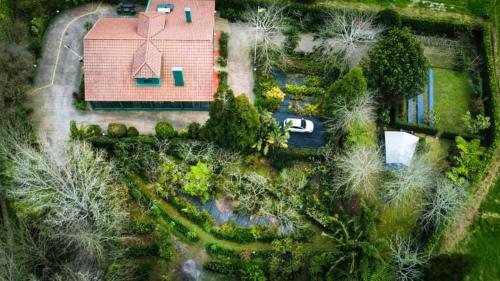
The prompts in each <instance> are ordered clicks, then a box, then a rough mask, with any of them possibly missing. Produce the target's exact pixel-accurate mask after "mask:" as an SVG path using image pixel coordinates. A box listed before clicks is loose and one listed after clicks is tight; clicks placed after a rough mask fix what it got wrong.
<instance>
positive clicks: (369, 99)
mask: <svg viewBox="0 0 500 281" xmlns="http://www.w3.org/2000/svg"><path fill="white" fill-rule="evenodd" d="M332 116H333V117H332V118H331V119H330V120H328V121H327V122H326V124H327V126H328V130H329V131H330V132H332V133H336V132H339V131H342V130H346V129H347V128H351V127H352V126H354V125H355V124H358V125H362V126H367V125H370V124H374V123H375V120H376V117H377V116H376V113H375V100H374V98H373V94H372V93H371V92H366V93H365V94H364V95H361V96H359V97H356V98H354V99H352V100H347V99H339V100H338V102H337V104H336V105H335V107H334V110H333V114H332Z"/></svg>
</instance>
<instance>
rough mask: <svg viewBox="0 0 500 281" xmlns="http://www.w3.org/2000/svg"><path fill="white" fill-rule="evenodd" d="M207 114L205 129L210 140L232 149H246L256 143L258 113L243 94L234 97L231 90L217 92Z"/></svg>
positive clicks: (258, 126)
mask: <svg viewBox="0 0 500 281" xmlns="http://www.w3.org/2000/svg"><path fill="white" fill-rule="evenodd" d="M209 116H210V118H209V119H208V121H207V123H206V125H205V130H206V134H207V137H208V138H209V139H210V140H211V141H213V142H215V143H217V144H219V145H221V146H223V147H228V148H232V149H246V148H249V147H251V146H252V145H253V144H255V143H256V141H257V134H258V132H259V128H260V120H259V113H258V112H257V110H256V109H255V107H254V106H253V105H252V104H251V103H250V101H249V100H248V98H247V97H246V96H245V95H239V96H237V97H235V96H234V94H233V92H232V91H231V90H227V91H222V92H219V94H218V97H217V99H216V100H215V101H214V102H213V103H212V105H211V107H210V113H209Z"/></svg>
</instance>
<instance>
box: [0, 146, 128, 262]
mask: <svg viewBox="0 0 500 281" xmlns="http://www.w3.org/2000/svg"><path fill="white" fill-rule="evenodd" d="M10 157H11V159H12V160H13V161H12V162H13V163H15V166H14V169H13V174H12V178H13V180H14V183H15V184H16V188H15V189H9V190H8V195H9V196H10V197H11V198H12V199H14V200H17V201H18V202H20V203H22V204H23V205H24V206H26V211H27V212H29V213H30V214H32V215H35V216H36V214H46V215H44V216H43V217H41V218H40V219H41V226H40V227H41V229H43V231H44V232H46V233H50V236H51V237H55V238H60V240H61V241H64V243H65V244H61V245H60V247H62V248H63V247H67V248H72V249H73V250H77V251H78V252H79V254H78V256H79V257H82V258H83V257H88V258H90V259H100V258H102V257H103V256H104V250H103V244H104V242H106V241H107V240H109V239H113V238H114V237H116V236H115V235H117V234H118V232H119V230H120V229H121V226H122V224H123V220H124V218H125V217H126V213H125V212H124V211H123V209H124V208H123V206H122V204H123V198H124V196H125V195H124V194H126V193H122V194H120V192H119V191H120V187H118V186H112V182H111V179H112V176H111V168H110V166H109V165H108V164H107V163H106V162H105V160H104V158H103V155H101V154H100V153H94V152H93V151H92V148H91V147H90V145H88V144H85V143H79V142H77V143H71V144H70V145H69V148H68V151H67V154H66V156H65V157H62V158H60V157H59V156H58V155H56V154H55V153H54V152H52V151H51V150H50V149H48V148H47V146H44V145H42V147H41V148H40V149H35V148H32V147H30V146H24V145H18V146H17V148H16V153H14V154H12V155H11V156H10Z"/></svg>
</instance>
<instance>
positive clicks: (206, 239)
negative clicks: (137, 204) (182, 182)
mask: <svg viewBox="0 0 500 281" xmlns="http://www.w3.org/2000/svg"><path fill="white" fill-rule="evenodd" d="M135 181H136V183H137V185H138V186H139V188H140V191H141V192H142V193H143V194H144V195H146V196H147V197H148V198H149V199H150V200H152V201H154V202H155V204H156V205H157V206H158V207H160V208H161V209H162V210H164V211H165V212H166V213H167V214H168V215H169V216H171V217H173V218H175V219H176V220H178V221H179V222H180V223H181V224H183V225H184V226H187V227H188V228H190V229H194V230H195V231H196V232H197V234H198V236H199V238H200V240H199V242H197V243H200V244H202V245H204V246H206V245H207V244H210V243H215V244H218V245H221V246H223V247H226V248H231V249H234V250H239V251H243V250H258V249H263V250H265V249H271V244H270V243H264V242H251V243H237V242H233V241H228V240H221V239H218V238H216V237H214V236H213V235H212V234H210V233H207V232H205V231H204V230H203V229H202V228H201V227H200V226H198V225H197V224H195V223H193V222H192V221H190V220H188V219H187V218H185V217H184V216H182V214H180V213H179V212H178V211H177V209H175V208H174V207H173V206H172V205H170V204H169V203H167V202H165V201H164V200H162V199H160V198H158V196H157V195H156V194H155V193H154V192H153V190H151V189H150V188H148V185H146V184H145V183H144V182H141V181H140V180H139V179H138V178H135ZM310 229H311V230H313V231H314V232H315V235H314V239H313V240H312V241H311V242H309V243H304V249H305V250H307V251H325V250H333V249H334V248H335V245H334V243H333V241H332V239H331V238H329V237H328V236H326V235H323V234H322V231H321V229H320V228H319V227H317V226H316V225H311V226H310Z"/></svg>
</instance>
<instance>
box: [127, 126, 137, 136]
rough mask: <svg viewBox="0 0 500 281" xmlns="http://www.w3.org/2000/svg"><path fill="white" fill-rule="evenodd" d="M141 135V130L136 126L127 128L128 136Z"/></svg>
mask: <svg viewBox="0 0 500 281" xmlns="http://www.w3.org/2000/svg"><path fill="white" fill-rule="evenodd" d="M137 136H139V130H137V128H136V127H130V128H128V130H127V137H137Z"/></svg>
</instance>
